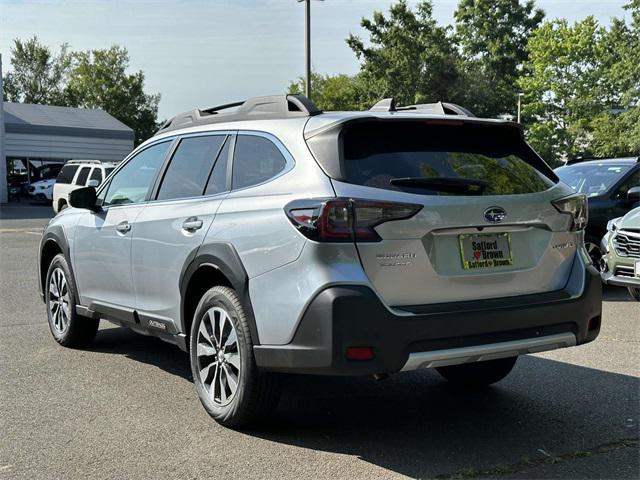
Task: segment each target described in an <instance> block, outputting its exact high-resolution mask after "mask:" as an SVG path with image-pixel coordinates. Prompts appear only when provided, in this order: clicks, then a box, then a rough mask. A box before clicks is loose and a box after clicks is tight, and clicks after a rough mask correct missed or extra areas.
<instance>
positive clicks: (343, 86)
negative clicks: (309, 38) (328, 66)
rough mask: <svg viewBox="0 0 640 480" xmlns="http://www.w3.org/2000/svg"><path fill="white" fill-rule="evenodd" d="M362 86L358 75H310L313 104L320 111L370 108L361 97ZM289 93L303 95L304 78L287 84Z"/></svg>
mask: <svg viewBox="0 0 640 480" xmlns="http://www.w3.org/2000/svg"><path fill="white" fill-rule="evenodd" d="M363 89H364V85H363V82H362V81H361V79H360V77H359V76H358V75H355V76H352V77H350V76H348V75H344V74H340V75H321V74H319V73H315V72H313V73H312V74H311V91H312V92H311V93H312V99H313V101H314V103H315V104H316V105H317V106H318V108H320V109H321V110H326V111H337V110H362V109H365V108H369V107H371V105H367V103H366V100H364V99H362V97H363V96H364V97H366V94H365V95H363ZM288 90H289V93H294V94H303V93H304V78H298V79H297V80H295V81H293V82H291V83H290V84H289V89H288Z"/></svg>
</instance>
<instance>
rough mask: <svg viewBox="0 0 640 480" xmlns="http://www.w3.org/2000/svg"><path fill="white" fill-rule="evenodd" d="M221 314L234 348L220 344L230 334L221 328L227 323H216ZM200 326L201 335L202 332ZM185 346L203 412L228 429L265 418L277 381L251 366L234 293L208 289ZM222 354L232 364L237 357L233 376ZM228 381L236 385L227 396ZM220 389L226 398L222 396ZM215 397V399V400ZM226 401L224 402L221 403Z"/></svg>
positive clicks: (248, 344) (243, 321)
mask: <svg viewBox="0 0 640 480" xmlns="http://www.w3.org/2000/svg"><path fill="white" fill-rule="evenodd" d="M221 312H225V313H226V315H227V318H228V320H230V322H231V324H232V325H233V328H234V329H235V337H236V341H235V344H234V345H227V346H225V345H226V344H227V343H229V342H230V340H229V338H232V334H231V333H230V330H229V327H228V326H226V325H227V324H226V321H225V320H220V319H221V318H223V313H221ZM203 322H204V324H203ZM216 323H217V324H218V325H219V324H220V323H222V324H223V325H224V326H223V327H222V328H221V329H219V330H222V331H221V333H219V334H218V335H215V334H213V333H212V332H213V329H215V327H214V325H215V324H216ZM201 327H202V328H203V329H205V330H206V331H205V332H202V331H201V330H200V329H201ZM225 332H227V336H226V337H225ZM207 333H211V335H209V337H208V339H207V337H205V335H206V334H207ZM216 337H219V338H220V341H219V342H218V345H221V346H217V345H216V342H217V340H216ZM225 338H226V339H227V341H226V342H225V341H224V339H225ZM199 344H200V351H199ZM189 346H190V348H189V357H190V360H191V372H192V374H193V382H194V384H195V387H196V392H197V393H198V397H199V398H200V401H201V402H202V405H203V406H204V408H205V410H206V411H207V413H209V415H211V417H212V418H213V419H214V420H216V421H217V422H218V423H220V424H221V425H224V426H226V427H230V428H240V427H245V426H248V425H250V424H252V423H255V422H257V421H259V420H260V419H262V418H264V417H266V416H267V415H268V414H269V412H271V411H272V410H273V409H275V407H276V406H277V403H278V400H279V398H280V393H281V382H280V377H279V376H278V375H277V374H273V373H267V372H261V371H260V370H259V369H258V367H257V366H256V363H255V358H254V356H253V343H252V341H251V333H250V330H249V324H248V322H247V317H246V315H245V313H244V309H243V307H242V303H241V302H240V299H239V298H238V295H237V294H236V292H235V291H234V290H233V289H231V288H228V287H222V286H218V287H213V288H211V289H209V290H208V291H207V292H206V293H205V294H204V295H203V296H202V298H201V299H200V302H199V303H198V307H197V308H196V312H195V314H194V319H193V323H192V328H191V333H190V342H189ZM227 347H229V350H227ZM214 352H215V353H214ZM221 355H222V357H225V356H226V355H231V356H235V357H237V359H236V360H234V362H237V361H238V359H239V362H240V363H239V367H238V369H237V373H236V369H235V366H234V365H233V364H232V363H231V361H230V360H229V362H228V363H226V364H225V360H224V359H221V358H220V356H221ZM201 367H202V368H201ZM212 370H213V372H212ZM202 372H204V373H202ZM229 372H230V373H229ZM218 375H220V376H222V377H223V378H220V376H218ZM203 377H204V380H203ZM229 378H233V380H232V381H231V384H233V383H234V382H235V383H236V385H237V386H236V390H235V392H233V393H231V394H229V392H230V391H231V390H232V389H231V388H230V387H229V385H230V380H229ZM225 379H226V383H225V381H224V380H225ZM216 382H219V383H216ZM222 391H224V395H225V397H226V396H228V397H230V400H228V399H223V398H222V395H223V394H222ZM216 392H217V393H216ZM216 395H218V397H219V398H216ZM225 401H227V402H228V403H226V404H224V402H225Z"/></svg>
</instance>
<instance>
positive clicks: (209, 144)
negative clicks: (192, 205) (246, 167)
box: [157, 135, 225, 200]
mask: <svg viewBox="0 0 640 480" xmlns="http://www.w3.org/2000/svg"><path fill="white" fill-rule="evenodd" d="M224 140H225V136H224V135H211V136H204V137H189V138H183V139H182V140H181V141H180V145H178V149H177V150H176V152H175V153H174V154H173V157H172V158H171V162H170V163H169V167H168V168H167V171H166V172H165V174H164V178H163V180H162V185H161V186H160V190H159V191H158V197H157V198H158V200H168V199H172V198H188V197H196V196H199V195H202V194H203V193H204V188H205V185H206V184H207V179H208V178H209V173H210V172H211V169H212V168H213V164H214V162H215V160H216V158H217V157H218V153H219V152H220V148H221V147H222V143H223V142H224Z"/></svg>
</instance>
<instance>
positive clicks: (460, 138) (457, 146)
mask: <svg viewBox="0 0 640 480" xmlns="http://www.w3.org/2000/svg"><path fill="white" fill-rule="evenodd" d="M492 129H493V130H492ZM343 151H344V164H345V172H346V180H347V181H348V182H350V183H354V184H357V185H364V186H368V187H373V188H381V189H385V190H401V191H406V192H409V193H418V194H423V195H458V194H468V195H515V194H525V193H534V192H542V191H544V190H547V189H548V188H550V187H551V186H553V185H554V182H553V181H552V180H551V179H549V178H547V177H546V176H545V175H543V174H542V173H541V172H539V171H538V170H537V169H536V168H535V167H534V166H533V164H535V163H536V160H537V159H534V158H532V157H533V155H535V154H534V153H533V152H532V151H531V150H530V149H529V148H528V147H527V145H526V144H525V143H524V142H523V141H522V140H521V139H520V138H519V136H516V135H514V134H513V133H510V132H507V131H504V130H498V129H497V128H496V127H477V126H456V125H453V126H449V125H428V124H425V123H422V122H394V123H389V122H387V123H385V124H382V123H381V122H378V123H363V124H358V125H354V126H352V127H350V128H349V129H348V130H347V131H346V132H345V133H344V136H343ZM538 161H539V160H538ZM398 179H403V180H402V181H401V180H398ZM439 179H440V180H439ZM421 181H422V186H419V184H420V182H421ZM465 182H467V184H469V186H468V187H467V184H465Z"/></svg>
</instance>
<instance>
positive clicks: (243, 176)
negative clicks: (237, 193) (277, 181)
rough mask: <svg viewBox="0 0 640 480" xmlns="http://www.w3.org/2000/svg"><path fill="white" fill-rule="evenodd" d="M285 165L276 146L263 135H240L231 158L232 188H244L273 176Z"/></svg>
mask: <svg viewBox="0 0 640 480" xmlns="http://www.w3.org/2000/svg"><path fill="white" fill-rule="evenodd" d="M286 165H287V161H286V160H285V158H284V156H283V155H282V153H280V150H278V147H276V146H275V145H274V143H273V142H272V141H271V140H269V139H267V138H264V137H259V136H257V135H240V136H239V137H238V140H237V141H236V149H235V154H234V159H233V180H232V183H233V188H234V189H235V188H244V187H250V186H252V185H257V184H259V183H263V182H266V181H267V180H269V179H271V178H273V177H275V176H276V175H278V174H279V173H280V172H282V171H283V170H284V168H285V166H286Z"/></svg>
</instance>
